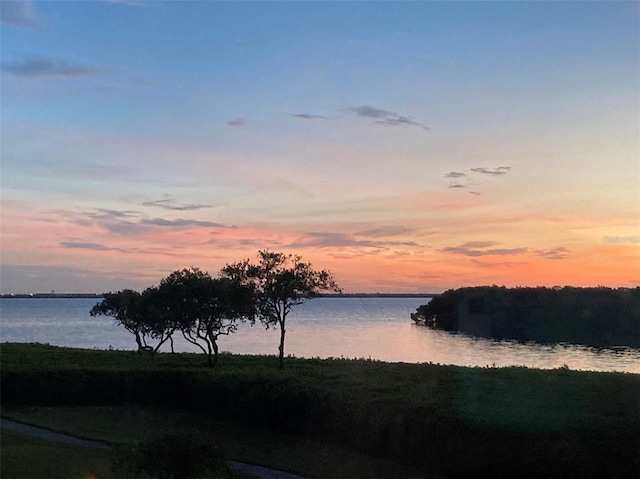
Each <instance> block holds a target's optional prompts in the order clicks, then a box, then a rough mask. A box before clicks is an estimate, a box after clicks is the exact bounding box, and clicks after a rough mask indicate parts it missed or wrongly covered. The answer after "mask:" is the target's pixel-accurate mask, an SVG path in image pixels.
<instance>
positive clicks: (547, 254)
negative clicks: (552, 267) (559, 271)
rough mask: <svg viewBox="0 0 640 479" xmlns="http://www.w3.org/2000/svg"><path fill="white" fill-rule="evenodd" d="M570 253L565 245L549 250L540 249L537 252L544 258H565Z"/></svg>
mask: <svg viewBox="0 0 640 479" xmlns="http://www.w3.org/2000/svg"><path fill="white" fill-rule="evenodd" d="M569 253H570V251H569V250H568V249H567V248H565V247H564V246H561V247H559V248H553V249H549V250H540V251H537V252H536V254H537V255H538V256H542V257H543V258H547V259H565V258H566V257H567V256H568V254H569Z"/></svg>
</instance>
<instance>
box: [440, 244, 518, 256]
mask: <svg viewBox="0 0 640 479" xmlns="http://www.w3.org/2000/svg"><path fill="white" fill-rule="evenodd" d="M496 245H497V243H495V242H492V241H472V242H469V243H464V244H462V245H460V246H449V247H446V248H443V249H442V251H444V252H445V253H453V254H461V255H464V256H472V257H476V256H508V255H516V254H522V253H526V252H527V251H529V250H528V249H527V248H491V246H496Z"/></svg>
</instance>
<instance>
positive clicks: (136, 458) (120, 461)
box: [114, 431, 227, 479]
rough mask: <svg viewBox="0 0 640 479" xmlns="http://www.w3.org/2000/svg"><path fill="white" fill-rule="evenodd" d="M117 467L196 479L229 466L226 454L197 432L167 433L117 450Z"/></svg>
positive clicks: (159, 477)
mask: <svg viewBox="0 0 640 479" xmlns="http://www.w3.org/2000/svg"><path fill="white" fill-rule="evenodd" d="M114 464H115V466H116V470H117V471H118V472H119V473H120V474H122V475H127V474H131V475H133V476H134V477H139V475H140V474H147V475H148V476H149V477H151V478H152V479H196V478H199V477H203V476H204V474H205V473H206V474H207V475H208V477H211V474H212V473H215V472H216V471H221V470H223V469H225V468H226V467H227V465H226V461H225V460H224V457H223V454H222V453H221V452H220V450H219V449H218V448H217V447H215V446H214V445H213V444H211V443H210V442H209V441H208V440H207V438H206V437H203V436H201V435H200V434H199V433H198V432H197V431H194V433H193V434H167V435H164V436H160V437H156V438H154V439H151V440H148V441H146V442H143V443H141V444H137V445H135V446H132V447H121V448H118V449H116V450H115V452H114Z"/></svg>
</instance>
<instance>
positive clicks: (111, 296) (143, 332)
mask: <svg viewBox="0 0 640 479" xmlns="http://www.w3.org/2000/svg"><path fill="white" fill-rule="evenodd" d="M89 314H90V315H91V316H110V317H112V318H113V319H114V320H115V321H116V322H117V323H118V324H120V325H121V326H123V327H124V328H125V329H126V330H127V331H129V332H130V333H131V334H133V335H134V336H135V338H136V344H137V345H138V352H141V351H144V350H149V349H150V348H151V346H149V345H148V344H147V338H148V337H149V336H150V333H151V331H150V330H149V327H148V325H147V322H146V319H147V318H146V315H145V312H144V308H143V300H142V295H141V294H140V293H138V292H137V291H133V290H131V289H123V290H122V291H117V292H115V293H105V294H104V298H103V299H102V301H101V302H99V303H98V304H96V305H95V306H93V308H91V311H89Z"/></svg>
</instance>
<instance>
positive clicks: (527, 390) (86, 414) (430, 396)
mask: <svg viewBox="0 0 640 479" xmlns="http://www.w3.org/2000/svg"><path fill="white" fill-rule="evenodd" d="M0 354H1V356H2V370H1V371H0V377H1V379H2V407H3V414H5V415H7V416H8V417H15V418H17V419H21V420H23V421H25V422H28V423H32V424H36V425H43V426H45V427H49V428H51V429H54V430H59V431H66V432H71V433H74V434H76V435H80V436H85V437H89V438H96V439H106V440H109V441H112V442H128V441H133V440H139V439H143V438H144V437H149V436H150V435H157V434H158V433H161V432H162V433H164V432H167V431H188V432H193V433H196V434H204V435H206V436H207V437H209V438H211V440H212V441H215V442H216V443H217V444H219V445H221V446H222V447H223V448H225V449H226V450H227V451H228V453H229V457H231V458H232V459H235V460H239V461H242V462H250V463H255V464H259V465H264V466H271V467H273V468H275V469H281V470H285V471H290V472H293V473H297V474H300V475H304V476H309V477H329V478H340V477H345V478H347V477H349V478H356V479H357V478H360V477H362V478H364V477H372V478H373V477H379V478H402V477H439V476H441V477H532V478H534V477H535V478H540V477H554V478H555V477H578V476H580V477H594V478H595V477H598V478H599V477H634V478H635V477H640V456H638V450H640V407H639V406H640V403H639V398H640V375H636V374H624V373H594V372H583V371H571V370H568V369H566V368H560V369H556V370H549V371H545V370H535V369H527V368H463V367H455V366H440V365H434V364H402V363H384V362H377V361H365V360H354V361H349V360H319V359H296V358H287V359H286V360H285V369H284V370H279V369H278V368H277V360H276V358H274V357H265V356H242V355H222V356H221V357H220V363H219V365H218V366H217V367H215V368H209V367H207V366H206V361H205V359H204V358H203V356H202V355H196V354H160V355H158V356H157V357H155V358H153V359H152V358H151V357H149V356H146V355H139V354H137V353H135V352H126V351H95V350H80V349H70V348H58V347H53V346H48V345H37V344H0ZM399 464H402V465H399Z"/></svg>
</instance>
